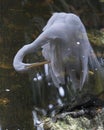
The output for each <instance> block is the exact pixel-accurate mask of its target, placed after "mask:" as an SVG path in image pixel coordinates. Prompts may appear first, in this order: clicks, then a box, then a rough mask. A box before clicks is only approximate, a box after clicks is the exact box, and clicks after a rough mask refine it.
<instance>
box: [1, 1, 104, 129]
mask: <svg viewBox="0 0 104 130" xmlns="http://www.w3.org/2000/svg"><path fill="white" fill-rule="evenodd" d="M83 5H84V6H83ZM92 5H93V6H92ZM82 6H83V9H82V8H80V7H82ZM103 6H104V3H103V2H102V3H100V2H98V1H97V0H95V1H94V3H93V4H92V3H90V1H89V0H88V1H87V3H86V2H85V1H84V0H81V2H78V1H77V0H73V1H69V0H65V1H62V0H56V1H54V0H43V1H42V0H39V1H37V0H36V1H35V0H34V1H33V0H32V1H29V0H19V1H18V0H11V1H6V0H0V130H35V128H34V125H33V119H32V110H33V106H34V105H36V106H38V107H39V108H41V107H43V108H44V109H47V106H48V107H52V106H51V105H52V104H57V102H59V101H56V99H58V97H57V96H56V95H57V94H56V93H57V90H56V88H55V87H53V85H52V84H51V83H49V84H47V83H46V79H45V77H44V69H43V68H42V67H41V68H37V69H35V70H32V71H30V72H29V74H18V73H16V72H15V71H14V69H13V67H12V61H13V58H14V55H15V54H16V52H17V50H18V49H20V48H21V47H22V46H23V45H24V44H28V43H30V42H31V41H33V40H34V39H35V38H36V37H37V36H38V34H40V33H41V30H42V28H43V26H44V25H45V24H46V21H47V19H48V18H49V17H50V16H51V13H53V12H55V11H58V12H60V11H65V12H73V13H76V14H78V15H80V16H81V17H82V19H83V21H84V24H85V26H86V27H88V28H92V27H93V28H97V29H100V28H102V29H103V28H104V19H103V18H102V16H103V15H104V14H102V13H101V12H103V13H104V7H103ZM88 8H89V10H88ZM80 9H82V10H80ZM92 11H93V13H92V14H90V13H88V12H92ZM99 13H101V15H97V14H99ZM92 17H93V20H92V22H90V21H91V20H90V19H92ZM101 18H102V20H100V19H101ZM95 21H96V22H95ZM103 47H104V46H103ZM97 48H98V46H97ZM100 49H102V47H101V48H100ZM100 49H99V50H100ZM96 50H97V49H96ZM99 52H100V51H99ZM102 57H103V58H104V53H102ZM102 57H100V58H99V60H101V62H102V65H103V58H102ZM101 58H102V59H101ZM35 61H42V56H41V53H40V52H38V53H36V54H32V55H29V56H27V57H26V58H25V62H35ZM41 78H43V80H40V79H41ZM44 114H45V113H44Z"/></svg>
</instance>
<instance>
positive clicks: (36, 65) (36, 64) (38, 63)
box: [26, 61, 50, 69]
mask: <svg viewBox="0 0 104 130" xmlns="http://www.w3.org/2000/svg"><path fill="white" fill-rule="evenodd" d="M49 63H50V61H42V62H37V63H33V64H30V65H28V66H26V68H27V69H31V68H34V67H39V66H42V65H44V64H49Z"/></svg>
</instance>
